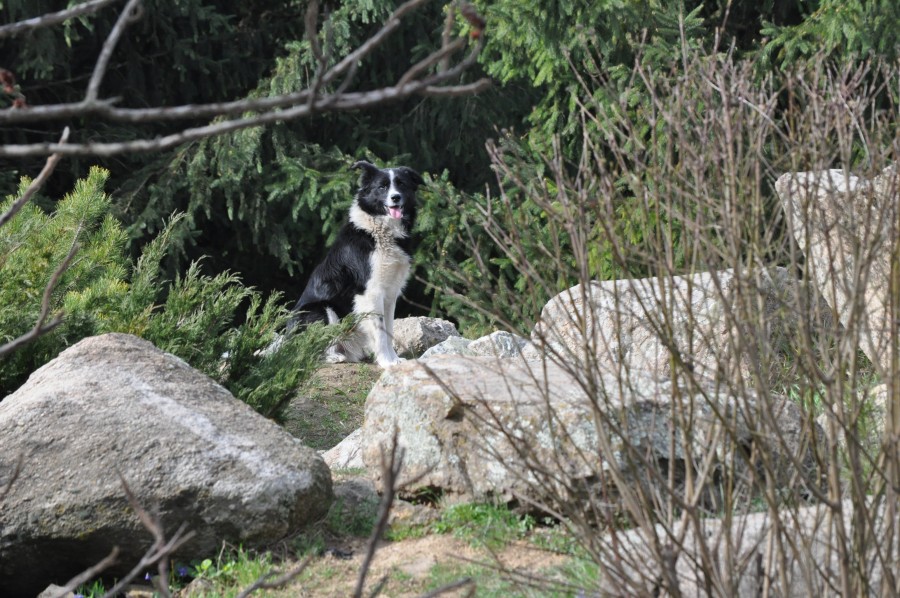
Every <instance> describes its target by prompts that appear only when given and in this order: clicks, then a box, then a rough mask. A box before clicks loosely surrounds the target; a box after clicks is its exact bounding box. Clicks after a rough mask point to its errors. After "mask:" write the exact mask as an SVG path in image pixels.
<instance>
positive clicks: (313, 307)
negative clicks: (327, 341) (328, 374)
mask: <svg viewBox="0 0 900 598" xmlns="http://www.w3.org/2000/svg"><path fill="white" fill-rule="evenodd" d="M353 168H355V169H361V170H362V173H361V175H360V178H359V190H358V191H357V192H356V197H355V198H354V200H353V204H352V205H351V206H350V221H349V222H347V223H346V224H345V225H344V227H343V228H342V229H341V231H340V233H338V237H337V240H336V241H335V243H334V245H333V246H332V247H331V248H330V249H329V250H328V253H327V254H326V255H325V259H324V260H323V261H322V263H320V264H319V265H318V266H316V269H315V270H313V273H312V276H311V277H310V279H309V282H308V283H307V284H306V289H304V291H303V294H302V295H301V296H300V300H299V301H298V302H297V305H295V306H294V311H296V312H299V313H298V315H297V316H296V318H295V320H294V322H293V325H297V324H300V325H303V324H309V323H312V322H327V323H329V324H334V323H337V322H338V321H339V320H340V319H341V318H343V317H344V316H347V315H348V314H350V313H353V314H356V315H358V316H359V317H360V323H359V325H358V326H357V327H356V328H355V329H354V331H353V332H351V333H350V335H349V337H348V338H345V339H342V340H340V341H338V342H337V343H335V344H334V345H332V346H331V347H330V348H329V349H328V353H327V355H326V360H327V361H329V362H331V363H339V362H343V361H354V362H355V361H362V360H363V359H365V358H366V357H368V356H369V355H371V354H374V356H375V361H376V362H377V363H378V365H380V366H382V367H387V366H389V365H391V364H394V363H397V362H399V361H400V358H399V357H398V356H397V353H396V351H394V347H393V342H392V341H393V332H394V308H395V307H396V305H397V298H398V297H399V296H400V292H401V291H402V290H403V287H404V285H405V284H406V280H407V278H408V277H409V265H410V257H411V254H412V245H411V243H412V239H411V233H412V228H413V223H414V222H415V219H416V189H418V187H419V186H420V185H421V184H422V183H423V181H422V177H421V176H419V173H417V172H416V171H414V170H413V169H411V168H408V167H406V166H400V167H397V168H383V169H382V168H378V167H376V166H374V165H372V164H370V163H368V162H365V161H359V162H356V163H355V164H353Z"/></svg>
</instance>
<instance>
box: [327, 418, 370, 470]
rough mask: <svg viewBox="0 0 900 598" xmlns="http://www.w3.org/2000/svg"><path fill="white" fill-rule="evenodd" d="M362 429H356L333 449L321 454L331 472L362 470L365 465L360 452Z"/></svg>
mask: <svg viewBox="0 0 900 598" xmlns="http://www.w3.org/2000/svg"><path fill="white" fill-rule="evenodd" d="M361 443H362V428H357V429H356V430H354V431H353V432H351V433H350V435H349V436H347V437H346V438H344V439H343V440H342V441H341V442H340V443H338V444H337V445H336V446H334V447H333V448H331V449H329V450H327V451H325V452H324V453H322V458H323V459H324V460H325V463H326V465H328V467H329V468H331V469H332V470H338V469H362V468H364V467H365V466H366V465H365V463H363V460H362V452H361V446H360V445H361Z"/></svg>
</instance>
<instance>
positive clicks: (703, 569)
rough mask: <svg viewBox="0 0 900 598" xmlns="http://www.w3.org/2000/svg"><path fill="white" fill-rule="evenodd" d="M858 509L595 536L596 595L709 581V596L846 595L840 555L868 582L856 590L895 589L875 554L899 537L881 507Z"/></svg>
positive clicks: (704, 589) (672, 590)
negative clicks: (598, 553)
mask: <svg viewBox="0 0 900 598" xmlns="http://www.w3.org/2000/svg"><path fill="white" fill-rule="evenodd" d="M859 508H860V507H859V506H854V505H853V504H852V503H851V502H850V501H844V502H842V503H836V504H835V506H834V507H832V506H829V505H825V504H820V505H815V506H801V507H784V508H783V510H781V511H778V512H777V513H775V514H773V513H772V512H771V511H767V512H763V513H751V514H747V515H736V516H733V517H729V518H728V519H701V520H699V521H697V522H696V526H695V525H693V524H685V525H684V528H685V529H684V535H683V536H680V535H678V534H676V537H677V539H676V540H674V542H673V536H672V535H671V534H670V533H667V532H666V531H665V530H664V529H663V527H662V526H660V525H657V526H650V525H648V526H643V527H642V526H635V528H634V529H631V530H627V531H617V532H615V533H614V534H609V535H607V536H605V537H604V538H603V539H602V540H601V539H598V540H597V541H596V544H597V546H601V545H602V546H603V548H601V549H599V550H602V552H603V554H605V555H608V558H604V559H603V562H602V565H601V567H600V575H599V576H598V577H599V580H600V582H599V586H600V587H599V588H596V590H597V591H598V594H597V595H599V596H650V595H657V596H709V595H710V592H711V590H710V589H711V588H714V589H713V590H712V594H713V595H716V596H733V597H735V598H755V597H757V596H760V595H769V596H785V597H796V598H801V597H808V596H838V595H847V594H842V591H843V589H846V586H844V587H843V588H842V586H843V584H842V583H841V581H842V577H843V576H844V575H847V576H848V577H849V576H850V575H851V574H849V573H847V572H844V571H842V568H843V567H846V566H847V562H846V561H845V562H843V563H842V562H841V560H842V558H844V555H846V558H847V559H850V558H852V559H853V563H854V566H856V567H859V568H860V569H859V574H860V576H861V579H865V580H866V582H867V583H868V584H869V585H868V586H867V587H866V588H865V589H863V588H858V589H857V592H858V594H856V595H861V596H886V595H892V594H891V590H890V589H889V588H890V587H896V586H895V585H894V584H895V583H896V582H893V583H892V584H891V585H888V584H887V583H885V572H886V570H887V569H888V565H889V564H888V563H885V561H884V556H880V555H884V554H896V553H897V549H898V548H900V543H898V540H897V537H896V533H895V532H892V529H893V528H892V527H891V522H890V519H889V518H885V515H886V511H885V509H884V508H883V506H882V507H881V508H879V507H878V506H876V505H874V504H873V505H868V506H867V507H866V508H867V509H869V510H870V511H869V516H867V517H864V518H862V519H860V518H856V517H854V516H853V515H854V511H856V510H857V509H859ZM869 517H871V519H870V518H869ZM860 521H867V522H869V523H867V524H866V526H865V527H866V530H865V531H861V530H858V529H855V528H857V526H858V525H860ZM895 525H896V523H894V526H895ZM678 529H679V530H680V529H681V524H678ZM858 533H862V534H867V540H866V541H865V542H863V543H862V544H861V545H854V543H853V541H852V539H851V538H855V537H857V536H856V535H857V534H858ZM786 534H787V537H788V538H789V539H788V540H787V541H785V540H783V539H782V538H783V537H784V536H785V535H786ZM892 536H893V549H892V550H891V549H890V548H888V546H889V545H890V543H891V537H892ZM857 551H858V552H857ZM851 555H852V556H851ZM857 557H858V558H857ZM660 563H666V564H667V565H669V567H668V571H666V572H664V571H663V568H662V567H661V566H660ZM845 579H846V578H845ZM882 584H884V587H883V586H882ZM676 588H677V589H676Z"/></svg>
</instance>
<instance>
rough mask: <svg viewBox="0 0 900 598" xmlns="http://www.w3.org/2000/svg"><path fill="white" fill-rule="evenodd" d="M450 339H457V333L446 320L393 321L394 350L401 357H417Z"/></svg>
mask: <svg viewBox="0 0 900 598" xmlns="http://www.w3.org/2000/svg"><path fill="white" fill-rule="evenodd" d="M451 337H459V332H458V331H457V330H456V325H455V324H454V323H453V322H448V321H447V320H441V319H439V318H425V317H418V318H400V319H399V320H395V321H394V350H395V351H397V354H398V355H400V356H402V357H418V356H419V355H421V354H422V353H424V352H425V351H427V350H428V349H430V348H431V347H433V346H435V345H436V344H438V343H440V342H443V341H445V340H446V339H448V338H451Z"/></svg>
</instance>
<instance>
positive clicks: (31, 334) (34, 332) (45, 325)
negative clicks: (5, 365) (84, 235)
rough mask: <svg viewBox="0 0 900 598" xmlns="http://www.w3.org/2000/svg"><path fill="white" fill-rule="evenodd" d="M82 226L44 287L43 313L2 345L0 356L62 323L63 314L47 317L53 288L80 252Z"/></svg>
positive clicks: (0, 346)
mask: <svg viewBox="0 0 900 598" xmlns="http://www.w3.org/2000/svg"><path fill="white" fill-rule="evenodd" d="M80 230H81V229H80V228H79V230H78V231H76V232H75V238H74V239H73V240H72V247H71V248H69V253H68V254H67V255H66V257H65V258H64V259H63V261H62V262H61V263H60V264H59V266H57V267H56V270H55V271H54V272H53V275H52V276H51V277H50V281H49V282H48V283H47V286H46V287H44V296H43V298H42V299H41V313H40V316H38V320H37V322H35V324H34V327H32V329H31V330H29V331H28V332H26V333H25V334H23V335H22V336H20V337H18V338H15V339H13V340H11V341H9V342H8V343H6V344H5V345H0V356H3V355H6V354H7V353H11V352H13V351H15V350H16V349H18V348H19V347H21V346H22V345H24V344H26V343H29V342H31V341H33V340H34V339H36V338H38V337H40V336H43V335H44V334H47V333H48V332H50V331H51V330H53V329H54V328H56V327H57V326H59V325H60V324H62V314H57V315H56V316H54V317H53V319H52V320H50V321H49V322H47V318H48V317H49V315H50V298H51V295H52V294H53V290H54V289H55V288H56V285H57V284H59V279H60V278H62V275H63V274H64V273H65V271H66V270H68V268H69V266H70V265H71V263H72V260H73V259H74V258H75V254H76V253H78V248H79V245H78V242H77V241H78V233H79V232H80Z"/></svg>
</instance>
